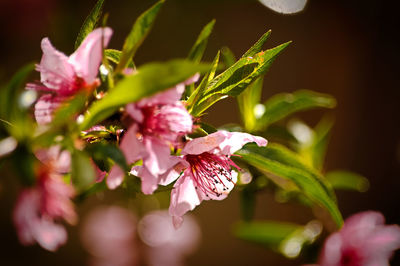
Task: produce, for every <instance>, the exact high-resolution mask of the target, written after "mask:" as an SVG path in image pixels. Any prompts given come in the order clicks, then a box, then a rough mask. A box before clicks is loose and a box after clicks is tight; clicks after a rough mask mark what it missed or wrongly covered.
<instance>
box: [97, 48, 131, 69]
mask: <svg viewBox="0 0 400 266" xmlns="http://www.w3.org/2000/svg"><path fill="white" fill-rule="evenodd" d="M104 54H105V56H106V58H107V59H108V60H110V61H111V62H113V63H114V64H119V61H120V60H121V54H122V52H121V51H119V50H115V49H106V50H104ZM127 67H129V68H134V67H135V65H134V63H133V61H132V59H129V61H128V64H127Z"/></svg>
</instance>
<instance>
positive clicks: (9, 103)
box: [0, 63, 35, 122]
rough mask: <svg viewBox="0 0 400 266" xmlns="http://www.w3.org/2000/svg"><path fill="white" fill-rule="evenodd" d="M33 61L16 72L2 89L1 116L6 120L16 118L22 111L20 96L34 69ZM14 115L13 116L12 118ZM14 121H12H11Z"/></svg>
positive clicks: (0, 95) (0, 99)
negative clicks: (19, 101)
mask: <svg viewBox="0 0 400 266" xmlns="http://www.w3.org/2000/svg"><path fill="white" fill-rule="evenodd" d="M34 68H35V65H34V64H33V63H30V64H27V65H25V66H24V67H22V68H21V69H19V70H18V71H17V73H15V74H14V75H13V76H12V78H11V80H10V81H9V82H8V84H6V85H5V86H3V87H2V88H1V89H0V118H1V119H3V120H6V121H10V120H13V119H15V116H16V113H20V111H21V110H20V106H19V103H18V98H19V96H20V93H21V90H22V89H24V87H23V86H24V85H25V80H26V79H27V77H28V76H29V75H30V74H31V73H32V71H33V70H34ZM12 117H13V118H12ZM10 122H12V121H10Z"/></svg>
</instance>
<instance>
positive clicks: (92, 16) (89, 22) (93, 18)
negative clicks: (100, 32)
mask: <svg viewBox="0 0 400 266" xmlns="http://www.w3.org/2000/svg"><path fill="white" fill-rule="evenodd" d="M103 6H104V0H98V1H97V3H96V5H95V6H94V7H93V9H92V11H90V13H89V15H88V16H87V17H86V19H85V21H84V22H83V25H82V27H81V29H80V30H79V33H78V36H77V38H76V41H75V50H76V49H78V47H79V45H81V43H82V42H83V40H84V39H85V38H86V36H87V35H88V34H89V33H90V32H92V31H93V30H94V29H95V28H96V26H97V23H98V22H99V20H100V17H101V14H102V12H103Z"/></svg>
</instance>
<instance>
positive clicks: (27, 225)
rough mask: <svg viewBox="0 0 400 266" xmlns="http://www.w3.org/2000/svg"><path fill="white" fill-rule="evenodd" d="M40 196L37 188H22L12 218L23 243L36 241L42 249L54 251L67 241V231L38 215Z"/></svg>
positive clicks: (27, 243) (29, 243)
mask: <svg viewBox="0 0 400 266" xmlns="http://www.w3.org/2000/svg"><path fill="white" fill-rule="evenodd" d="M40 197H41V196H40V192H39V191H38V190H37V189H25V190H23V191H22V192H21V194H20V196H19V197H18V200H17V203H16V206H15V209H14V214H13V220H14V223H15V225H16V227H17V233H18V237H19V240H20V241H21V243H22V244H23V245H32V244H34V243H35V242H37V243H38V244H39V245H41V246H42V247H43V248H44V249H47V250H49V251H55V250H57V249H58V248H59V247H60V246H61V245H63V244H65V242H66V241H67V232H66V230H65V228H64V227H63V226H62V225H59V224H55V223H54V222H53V220H51V219H49V218H44V217H40V216H39V210H40V200H41V199H40Z"/></svg>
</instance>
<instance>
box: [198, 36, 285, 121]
mask: <svg viewBox="0 0 400 266" xmlns="http://www.w3.org/2000/svg"><path fill="white" fill-rule="evenodd" d="M289 44H290V42H287V43H284V44H281V45H279V46H277V47H275V48H272V49H269V50H266V51H264V52H260V53H258V54H256V55H255V56H254V57H244V58H241V59H240V60H239V61H237V62H236V63H235V64H234V65H233V66H231V67H230V68H228V69H227V70H226V71H224V72H223V73H221V74H220V75H218V76H217V77H216V78H215V79H214V80H213V81H212V82H210V85H209V87H208V88H207V90H206V92H205V93H204V97H202V99H201V100H200V101H199V102H198V103H196V105H195V106H194V107H193V112H192V114H193V115H194V116H200V115H201V114H202V113H203V112H204V111H205V110H206V109H208V108H209V107H210V106H211V105H213V104H214V103H216V102H217V101H219V100H221V99H223V98H226V97H228V96H238V95H239V94H240V93H241V92H242V91H243V90H244V89H246V88H247V87H248V86H249V85H250V84H251V83H252V82H253V81H255V80H256V79H257V78H258V77H260V76H261V75H264V74H265V73H266V72H267V70H268V69H269V67H270V66H271V64H272V62H273V61H274V60H275V58H276V57H277V56H278V54H279V53H280V52H282V51H283V50H284V49H285V48H286V47H287V46H288V45H289Z"/></svg>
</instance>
